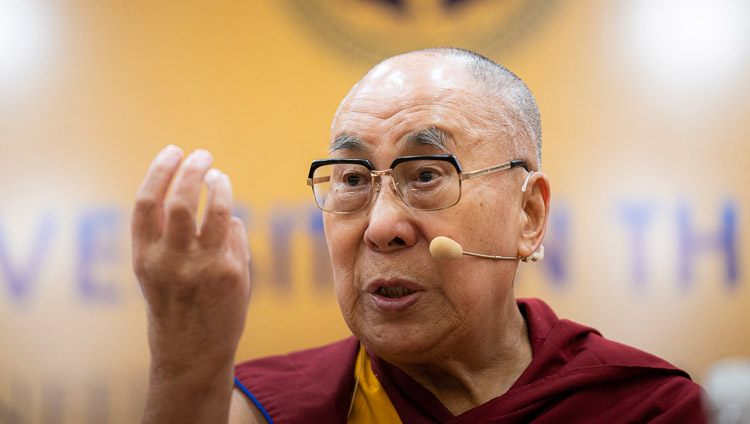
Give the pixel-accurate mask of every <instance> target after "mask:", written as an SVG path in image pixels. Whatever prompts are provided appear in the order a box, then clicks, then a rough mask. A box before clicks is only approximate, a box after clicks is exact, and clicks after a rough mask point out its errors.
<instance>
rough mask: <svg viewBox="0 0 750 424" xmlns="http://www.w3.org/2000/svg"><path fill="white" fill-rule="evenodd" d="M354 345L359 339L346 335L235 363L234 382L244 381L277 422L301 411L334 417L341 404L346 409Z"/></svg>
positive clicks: (333, 419)
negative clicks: (337, 340) (303, 347)
mask: <svg viewBox="0 0 750 424" xmlns="http://www.w3.org/2000/svg"><path fill="white" fill-rule="evenodd" d="M358 349H359V341H358V340H357V339H356V338H354V337H350V338H348V339H344V340H341V341H339V342H336V343H332V344H329V345H326V346H323V347H318V348H314V349H306V350H301V351H297V352H293V353H290V354H286V355H278V356H271V357H266V358H260V359H255V360H251V361H247V362H243V363H241V364H238V365H237V366H236V367H235V377H236V378H237V381H238V387H239V385H242V386H244V388H246V389H247V391H246V392H245V394H246V395H247V396H248V397H250V396H251V395H252V396H254V397H255V398H256V399H257V402H258V404H260V405H261V406H262V408H263V409H264V410H266V411H267V412H268V414H269V415H270V416H271V418H273V420H274V422H276V423H280V422H295V420H299V419H302V418H303V417H307V418H309V417H315V419H319V420H322V421H320V422H324V421H325V422H336V421H338V419H339V416H340V415H341V410H342V409H343V413H344V414H346V407H348V402H349V398H350V396H351V393H350V392H351V388H352V385H353V379H354V361H355V358H356V355H357V351H358ZM344 418H345V415H344ZM298 422H299V421H298Z"/></svg>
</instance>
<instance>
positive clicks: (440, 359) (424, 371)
mask: <svg viewBox="0 0 750 424" xmlns="http://www.w3.org/2000/svg"><path fill="white" fill-rule="evenodd" d="M508 300H509V302H507V303H508V304H507V305H506V306H507V307H505V308H502V310H503V313H502V315H501V316H500V317H499V318H500V319H501V322H500V324H499V325H497V328H494V329H491V330H489V331H487V332H481V330H480V332H479V333H474V334H473V336H474V337H470V338H469V340H467V339H461V340H455V341H451V342H450V346H445V347H444V348H443V349H440V352H439V353H437V354H435V355H431V356H432V357H431V358H430V359H429V360H428V361H424V362H423V361H420V363H395V364H394V365H397V366H398V367H399V368H401V369H402V370H403V371H404V372H406V373H407V374H409V375H410V376H411V377H412V378H413V379H414V380H416V381H417V382H418V383H419V384H421V385H422V386H423V387H425V388H426V389H428V390H429V391H431V392H432V393H433V394H434V395H435V396H436V397H437V398H438V400H440V402H441V403H442V404H443V405H444V406H445V407H446V408H448V410H450V411H451V413H453V414H454V415H459V414H461V413H463V412H465V411H467V410H469V409H472V408H474V407H476V406H479V405H482V404H484V403H486V402H488V401H489V400H491V399H493V398H496V397H498V396H500V395H502V394H504V393H505V392H507V391H508V390H509V389H510V387H511V386H512V385H513V383H515V381H516V380H517V379H518V377H520V376H521V374H522V373H523V371H524V370H525V369H526V367H527V366H528V365H529V363H531V359H532V352H531V344H530V342H529V335H528V327H527V325H526V321H525V320H524V318H523V316H522V315H521V312H520V311H519V310H518V307H517V305H516V302H515V298H514V297H513V296H512V295H511V296H509V299H508ZM446 352H447V353H446Z"/></svg>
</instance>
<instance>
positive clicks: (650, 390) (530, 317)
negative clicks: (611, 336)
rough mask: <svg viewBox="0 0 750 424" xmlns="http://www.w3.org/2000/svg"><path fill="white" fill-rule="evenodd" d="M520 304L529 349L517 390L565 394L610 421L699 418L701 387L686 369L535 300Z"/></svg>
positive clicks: (567, 399)
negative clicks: (529, 338) (561, 316)
mask: <svg viewBox="0 0 750 424" xmlns="http://www.w3.org/2000/svg"><path fill="white" fill-rule="evenodd" d="M519 307H521V308H522V310H523V312H524V315H525V316H526V317H527V323H528V325H529V327H530V329H529V332H530V335H531V336H532V350H533V354H534V358H533V360H532V362H531V364H530V365H529V367H528V368H527V370H526V372H524V374H523V375H522V376H521V378H519V381H518V382H517V384H516V385H515V386H514V388H515V389H517V390H519V393H528V394H533V395H532V396H533V397H537V396H540V395H543V396H549V399H558V400H561V399H564V401H561V403H560V405H561V407H563V406H564V405H567V406H570V407H573V408H574V409H575V408H578V407H580V408H583V409H582V411H586V413H591V414H595V415H596V416H598V417H599V416H601V414H605V415H607V416H609V417H610V418H612V419H613V420H615V421H619V420H620V419H623V418H625V417H627V418H628V419H630V418H631V417H632V418H633V420H635V421H636V422H639V421H641V420H657V422H658V420H659V419H667V418H668V419H670V420H671V419H674V420H677V421H681V422H703V413H702V409H701V398H702V389H701V387H700V386H699V385H698V384H696V383H694V382H693V381H692V380H691V379H690V376H689V375H688V374H687V373H686V372H685V371H683V370H681V369H679V368H677V367H675V366H674V365H672V364H670V363H669V362H667V361H665V360H663V359H661V358H659V357H657V356H654V355H652V354H650V353H647V352H644V351H642V350H639V349H636V348H634V347H631V346H627V345H624V344H622V343H618V342H615V341H612V340H608V339H606V338H604V337H603V336H602V335H601V333H599V332H598V331H597V330H595V329H593V328H591V327H587V326H584V325H581V324H578V323H575V322H573V321H569V320H565V319H558V318H557V316H555V314H554V313H553V312H552V310H551V309H550V308H549V306H547V305H546V304H544V303H543V302H541V301H539V300H524V301H523V302H519ZM530 400H531V399H528V398H527V399H526V401H530ZM585 405H590V406H588V407H586V406H585ZM564 409H566V408H563V410H564ZM571 410H572V409H571ZM670 417H671V418H670Z"/></svg>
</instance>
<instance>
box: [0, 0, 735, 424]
mask: <svg viewBox="0 0 750 424" xmlns="http://www.w3.org/2000/svg"><path fill="white" fill-rule="evenodd" d="M749 7H750V6H749V5H748V3H747V2H744V1H741V0H740V1H725V2H710V4H709V2H705V4H702V3H692V2H684V1H680V2H669V1H663V2H652V1H648V0H640V1H624V0H623V1H620V2H595V1H588V2H584V1H581V2H552V1H530V0H529V1H508V2H490V1H481V0H475V1H472V0H464V1H455V2H448V1H440V0H412V1H408V0H407V1H403V2H391V1H371V0H315V1H313V0H308V1H305V0H283V1H276V2H271V1H256V0H220V1H214V2H204V1H193V0H188V1H140V0H139V1H107V2H103V1H93V0H82V1H75V2H73V1H64V0H59V1H42V0H5V1H4V2H2V3H0V169H1V170H2V171H0V172H1V173H0V175H1V176H2V179H1V180H0V198H2V199H3V200H2V203H0V421H2V422H15V421H13V420H14V419H15V420H19V422H20V421H23V422H46V423H51V422H64V423H83V422H91V423H94V422H96V423H99V422H123V423H124V422H133V421H136V420H138V419H139V416H140V413H141V408H142V404H143V397H144V390H145V385H146V370H147V364H148V350H147V345H146V335H145V328H146V321H145V313H144V304H143V300H142V297H141V294H140V290H139V288H138V284H137V282H136V281H135V278H134V277H133V274H132V271H131V267H130V247H129V219H130V208H131V203H132V199H133V196H134V193H135V191H136V189H137V187H138V184H139V182H140V179H141V177H142V175H143V173H144V172H145V170H146V167H147V165H148V163H149V161H150V160H151V158H152V157H153V155H155V154H156V153H157V152H158V150H159V149H160V148H161V147H162V146H164V145H166V144H168V143H174V144H178V145H180V146H182V147H183V148H185V149H186V150H188V151H189V150H193V149H195V148H197V147H205V148H208V149H210V150H211V151H212V152H213V153H214V155H215V157H216V166H217V167H219V168H221V169H222V170H224V171H225V172H226V173H228V174H229V175H230V176H231V177H232V180H233V183H234V188H235V192H236V196H237V199H238V208H237V214H238V215H239V216H241V217H242V218H243V219H244V220H245V221H246V223H247V228H248V235H249V238H250V243H251V250H252V255H253V276H254V294H253V298H252V301H251V307H250V312H249V315H248V317H247V326H246V330H245V334H244V336H243V338H242V341H241V345H240V348H239V351H238V352H237V359H238V360H244V359H248V358H253V357H258V356H262V355H268V354H274V353H281V352H286V351H289V350H293V349H298V348H302V347H309V346H313V345H318V344H322V343H325V342H328V341H332V340H335V339H338V338H341V337H344V336H346V335H347V334H348V330H347V328H346V326H345V325H344V324H343V321H342V320H341V318H340V316H339V312H338V307H337V305H336V302H335V299H334V296H333V292H332V287H331V280H330V267H329V264H328V263H327V260H328V258H327V252H326V250H325V249H326V248H325V240H324V238H323V235H322V229H321V226H320V214H319V212H318V211H317V210H316V209H315V208H314V204H313V203H312V199H311V196H310V193H309V191H308V190H309V188H308V187H307V186H305V184H304V180H305V177H306V171H307V168H308V166H309V163H310V161H311V160H313V159H316V158H321V157H325V155H326V147H327V142H328V128H329V125H330V120H331V118H332V116H333V113H334V111H335V110H336V107H337V105H338V102H339V101H340V100H341V98H343V96H344V95H345V94H346V92H347V91H348V89H349V88H350V87H351V85H352V84H353V83H354V82H355V81H356V80H357V79H359V77H361V76H362V75H363V73H364V72H366V70H367V69H368V68H369V67H370V66H372V65H373V64H374V63H376V61H377V60H379V59H381V58H384V57H386V56H387V55H389V54H392V53H396V52H399V51H404V50H409V49H413V48H416V47H427V46H435V45H457V46H460V47H468V48H472V49H476V50H478V51H480V52H481V53H484V54H486V55H488V56H490V57H491V58H493V59H495V60H497V61H499V62H501V63H503V64H505V65H506V66H508V67H509V68H511V69H512V70H513V71H514V72H516V73H517V74H518V75H520V76H521V77H522V78H523V79H524V80H525V81H526V82H527V83H528V85H529V86H530V87H531V89H532V91H533V92H534V93H535V94H536V96H537V99H538V101H539V104H540V107H541V111H542V119H543V125H544V146H545V147H544V166H543V168H544V170H545V171H546V172H547V173H548V174H549V175H550V178H551V181H552V189H553V201H552V208H553V215H552V218H551V224H550V225H551V228H550V230H549V235H548V240H547V242H546V246H547V259H546V260H545V262H543V263H541V264H536V265H523V266H522V270H521V271H520V273H519V276H518V279H517V283H516V284H517V293H518V295H519V296H536V297H541V298H543V299H545V300H547V301H548V302H549V303H550V304H551V305H552V306H553V307H554V308H555V310H556V311H557V312H558V314H559V315H560V316H562V317H566V318H571V319H574V320H576V321H580V322H582V323H585V324H588V325H591V326H594V327H596V328H599V329H600V330H601V331H602V332H603V334H604V335H605V336H607V337H609V338H612V339H615V340H619V341H622V342H625V343H628V344H632V345H634V346H637V347H639V348H642V349H645V350H648V351H650V352H653V353H655V354H657V355H660V356H663V357H665V358H666V359H668V360H670V361H671V362H673V363H675V364H676V365H678V366H681V367H684V368H685V369H687V370H688V372H690V373H691V374H692V375H693V377H694V378H695V379H696V380H698V381H699V382H700V381H702V379H704V377H705V372H706V369H707V366H708V365H709V364H710V363H712V362H713V361H715V360H717V359H719V358H723V357H727V356H737V355H744V356H749V355H750V331H748V326H747V322H750V270H748V268H747V266H746V264H747V263H748V259H749V258H750V191H749V190H748V189H749V188H750V187H748V183H747V181H750V145H749V144H748V142H749V141H750V139H749V136H748V134H750V33H749V32H748V28H750V10H748V8H749Z"/></svg>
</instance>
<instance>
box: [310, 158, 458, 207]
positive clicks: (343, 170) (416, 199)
mask: <svg viewBox="0 0 750 424" xmlns="http://www.w3.org/2000/svg"><path fill="white" fill-rule="evenodd" d="M372 175H373V174H372V173H371V172H370V170H369V169H367V167H365V166H363V165H359V164H330V165H324V166H321V167H319V168H317V169H316V170H315V173H314V175H313V192H314V194H315V201H316V202H317V203H318V206H320V207H321V209H323V210H326V211H332V212H355V211H357V210H359V209H361V208H363V207H364V206H365V205H366V204H367V202H368V201H369V199H370V197H371V196H372V191H373V190H372V189H373V187H372V184H373V176H372ZM392 176H393V183H394V186H395V188H396V192H397V194H398V196H399V197H400V198H401V200H402V201H403V202H404V203H406V204H407V205H408V206H410V207H412V208H414V209H420V210H432V209H442V208H447V207H449V206H452V205H454V204H456V202H458V199H459V197H460V193H461V189H460V187H461V186H460V182H459V177H458V172H457V171H456V168H455V167H454V166H453V165H452V164H451V163H449V162H446V161H440V160H431V159H426V160H412V161H407V162H401V163H399V164H397V165H396V166H395V167H394V168H393V171H392Z"/></svg>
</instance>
